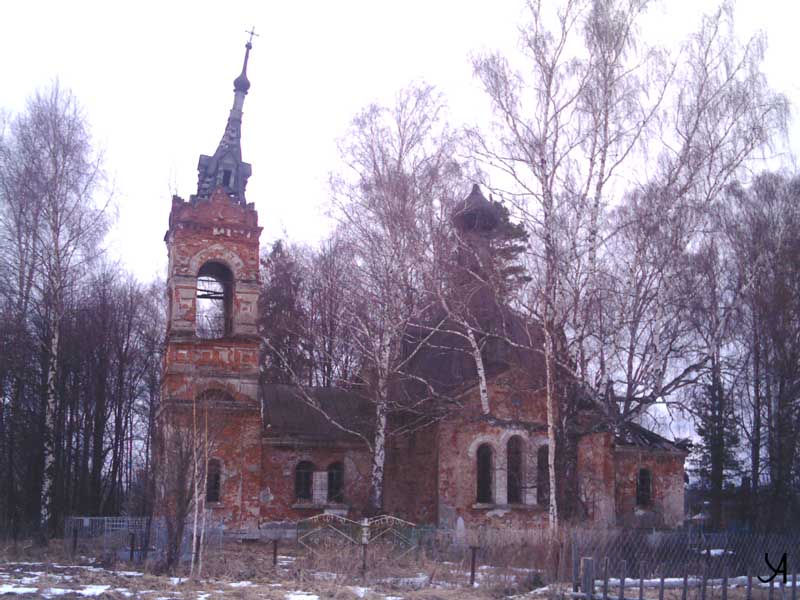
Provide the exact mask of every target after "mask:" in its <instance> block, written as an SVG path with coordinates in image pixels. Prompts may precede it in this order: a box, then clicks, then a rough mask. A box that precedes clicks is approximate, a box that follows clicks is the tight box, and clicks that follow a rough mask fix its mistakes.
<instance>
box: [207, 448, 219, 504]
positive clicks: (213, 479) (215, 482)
mask: <svg viewBox="0 0 800 600" xmlns="http://www.w3.org/2000/svg"><path fill="white" fill-rule="evenodd" d="M221 488H222V465H221V464H220V462H219V461H218V460H217V459H216V458H212V459H211V460H209V461H208V467H207V469H206V502H219V499H220V492H221Z"/></svg>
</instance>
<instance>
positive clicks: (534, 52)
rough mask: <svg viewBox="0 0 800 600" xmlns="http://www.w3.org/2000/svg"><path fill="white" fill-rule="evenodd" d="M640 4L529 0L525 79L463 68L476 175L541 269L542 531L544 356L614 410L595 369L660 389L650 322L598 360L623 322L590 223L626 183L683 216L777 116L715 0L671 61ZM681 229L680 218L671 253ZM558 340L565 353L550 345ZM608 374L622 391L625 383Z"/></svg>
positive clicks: (752, 52) (493, 67)
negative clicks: (525, 238)
mask: <svg viewBox="0 0 800 600" xmlns="http://www.w3.org/2000/svg"><path fill="white" fill-rule="evenodd" d="M647 4H648V3H647V2H640V1H638V0H602V1H593V2H590V1H588V0H587V1H582V0H570V1H568V2H566V3H564V4H562V5H561V6H560V7H559V8H557V9H555V10H554V11H553V12H552V14H551V13H548V12H547V10H546V9H545V6H544V5H543V2H541V1H539V0H531V1H529V2H528V9H529V13H530V19H531V20H530V23H529V24H528V25H526V26H525V27H524V28H523V29H522V35H521V45H522V54H523V58H524V59H525V62H524V67H525V69H526V72H524V73H523V72H521V71H520V70H518V69H516V68H514V67H513V66H512V63H511V62H510V61H509V60H507V59H506V58H504V57H502V56H500V55H497V54H494V55H487V56H481V57H478V58H477V59H476V60H475V63H474V67H475V73H476V75H477V77H478V78H479V79H480V81H481V82H482V83H483V85H484V87H485V89H486V91H487V93H488V95H489V97H490V98H491V100H492V104H493V108H494V113H495V121H494V123H493V128H492V129H491V130H490V131H491V133H482V132H479V131H478V130H472V131H471V132H470V133H471V135H470V137H471V141H472V147H473V152H474V153H475V155H476V156H477V157H478V158H479V159H480V160H481V161H482V162H483V163H484V164H486V165H487V168H489V169H490V174H492V175H493V186H492V187H493V188H494V189H495V190H497V191H498V192H499V193H501V194H502V196H503V197H504V198H507V199H509V200H510V201H511V202H512V203H513V204H514V206H515V207H516V209H517V211H518V213H519V214H520V216H521V217H522V218H523V219H524V221H525V223H526V226H527V228H528V230H529V232H530V234H531V239H532V241H533V244H532V247H533V255H532V257H531V261H530V262H531V264H532V265H534V264H535V265H539V266H538V267H537V268H535V269H533V272H534V273H537V272H538V273H541V277H540V278H539V280H538V281H535V282H534V286H533V290H534V292H535V293H534V294H533V296H532V297H531V299H532V303H531V306H530V308H531V310H532V312H533V313H534V314H537V315H538V316H539V318H540V319H541V321H542V324H543V327H544V334H545V348H544V353H545V364H546V374H547V382H548V383H547V407H548V438H549V443H550V444H551V446H550V448H551V452H550V463H551V464H550V467H551V469H550V470H551V473H550V479H551V481H550V483H551V488H550V493H551V502H550V524H551V529H552V530H554V531H555V529H556V528H557V525H558V519H559V515H558V506H557V503H556V495H557V494H556V474H555V466H556V464H557V462H558V460H557V454H558V448H556V445H555V444H556V441H557V438H558V435H557V432H558V430H559V429H560V428H562V427H563V425H564V423H563V422H561V421H562V417H561V406H560V402H561V401H563V399H559V398H557V397H556V387H555V386H556V381H555V373H556V367H557V363H558V362H559V358H558V357H559V356H564V355H565V354H564V353H565V351H566V350H569V353H572V354H573V355H574V356H576V358H577V368H576V373H575V374H576V375H577V376H579V377H580V378H581V379H583V380H585V381H591V380H593V381H594V382H595V383H598V382H603V383H606V382H609V381H610V383H607V384H606V387H607V389H608V390H609V395H610V396H611V397H612V398H613V399H612V401H611V404H612V405H613V404H615V403H616V391H615V390H616V389H617V386H618V383H617V381H616V380H617V378H620V379H622V377H621V376H620V372H618V371H611V370H610V369H609V362H613V361H617V362H619V363H622V364H625V365H626V366H627V370H626V371H625V372H627V373H628V374H632V375H635V376H636V377H640V376H642V375H643V376H644V377H645V378H647V379H649V380H651V381H652V382H653V383H654V385H652V386H650V387H647V390H646V391H645V393H644V394H643V395H642V396H640V397H638V398H637V400H642V401H648V400H652V399H655V398H660V397H662V396H663V394H664V392H665V391H667V386H665V385H664V381H665V380H666V378H667V377H668V376H669V374H670V371H669V368H670V367H672V363H671V362H670V360H669V358H668V356H669V357H673V356H674V355H672V354H670V352H671V350H672V348H671V347H670V340H665V339H662V338H661V337H660V336H659V333H660V325H657V326H656V327H655V328H654V329H653V328H644V329H643V330H642V331H643V332H644V333H645V335H646V336H648V337H649V341H644V340H642V339H641V338H634V339H632V340H630V341H629V343H628V344H627V345H625V346H622V347H617V348H616V350H617V351H618V352H621V353H622V355H623V356H625V355H627V359H623V358H621V357H608V356H607V352H608V351H609V346H610V344H608V343H607V341H608V335H609V334H608V332H609V331H617V328H618V327H619V326H620V325H621V326H622V327H627V328H630V325H629V323H618V322H615V323H607V322H606V321H605V320H604V319H603V318H602V317H604V316H608V313H606V312H603V309H602V303H603V302H605V301H606V300H605V298H604V295H605V294H606V293H613V292H614V287H613V286H614V282H613V278H614V276H613V275H612V276H611V279H606V278H605V276H603V275H602V262H601V261H602V260H603V259H604V253H603V242H604V241H605V240H606V239H607V238H608V237H609V236H611V235H613V234H615V233H616V231H615V230H611V231H609V230H608V229H607V227H604V226H605V223H606V220H605V208H606V206H607V205H608V204H609V203H611V204H614V203H619V202H620V200H621V199H622V198H623V197H624V195H625V194H626V193H628V194H629V193H631V192H635V193H636V194H640V195H641V196H643V197H647V198H657V199H658V201H659V202H660V203H661V210H662V211H664V210H666V212H662V215H663V216H664V217H665V218H666V219H667V220H670V219H672V218H674V219H675V220H679V219H678V217H673V216H674V215H675V214H676V213H685V214H683V215H681V217H682V218H687V219H688V218H692V217H693V211H698V210H700V209H702V207H703V206H704V205H707V204H708V203H709V202H710V201H711V200H712V199H713V198H714V197H716V196H717V195H718V194H719V193H720V192H721V191H722V190H723V189H724V186H725V185H726V184H727V183H728V182H729V181H730V180H731V177H733V176H734V175H735V174H736V173H737V172H738V170H739V169H740V168H741V167H742V166H743V165H744V164H745V162H746V161H747V160H748V158H750V157H751V156H752V155H753V153H754V152H755V151H756V150H757V149H759V148H762V147H764V145H765V144H766V143H768V142H769V141H770V139H771V137H772V136H773V135H774V134H775V133H776V132H778V131H780V130H781V128H782V127H783V125H784V123H785V118H786V102H785V99H783V98H782V97H780V96H779V95H777V94H775V93H774V92H772V91H771V90H770V88H769V87H768V86H767V85H766V84H765V81H764V77H763V74H762V73H761V71H760V64H761V60H762V58H763V49H764V37H763V36H756V37H755V38H753V39H752V40H750V41H749V42H748V43H746V44H744V45H740V44H738V43H737V42H736V38H735V37H734V36H733V34H732V29H731V28H732V11H731V10H730V8H729V7H727V6H723V8H722V9H720V10H719V11H717V12H716V13H714V14H713V15H710V16H707V17H704V19H703V21H702V23H701V26H700V28H699V30H698V32H697V33H696V34H694V35H693V36H691V37H690V39H689V41H688V42H687V43H686V44H685V45H684V46H683V47H682V48H681V50H680V52H679V53H678V55H677V56H674V57H671V58H670V57H667V54H666V53H665V52H660V51H656V50H654V49H651V48H647V47H646V46H645V45H644V43H643V40H641V38H640V37H639V36H638V35H637V20H638V18H639V17H640V16H641V15H642V14H643V12H644V10H645V9H646V8H647ZM652 157H657V158H656V165H657V168H656V169H655V172H654V173H648V169H647V168H644V167H645V165H646V164H647V162H649V161H650V160H652ZM623 174H624V175H625V180H624V181H623V180H621V179H620V177H619V176H620V175H623ZM698 219H699V218H698ZM698 219H695V220H694V222H693V224H697V223H699V222H700V221H699V220H698ZM620 227H623V226H622V225H620ZM695 231H696V228H694V227H687V229H686V233H685V235H684V237H683V238H682V239H680V240H678V242H679V243H678V251H679V252H680V251H681V250H682V249H683V248H685V246H686V244H688V243H689V242H690V241H691V239H692V235H693V233H694V232H695ZM638 258H641V256H639V257H638ZM611 272H612V273H613V272H615V271H611ZM616 272H619V271H616ZM623 272H624V271H623ZM639 283H641V282H639ZM663 283H664V285H665V286H666V285H668V284H669V279H668V278H665V279H664V280H663ZM605 284H608V289H605ZM625 293H629V292H628V290H625ZM670 295H671V293H670V291H669V290H666V289H665V288H664V286H662V287H660V288H659V289H658V290H657V291H655V293H652V294H650V295H649V300H648V308H650V309H652V311H654V314H655V315H656V316H655V317H652V318H654V319H655V321H658V320H659V316H658V315H662V316H663V315H664V312H665V311H664V307H663V306H660V305H659V302H660V299H661V298H662V297H664V296H666V297H669V296H670ZM650 314H653V312H651V313H650ZM596 317H597V318H596ZM626 318H627V315H626ZM599 325H601V326H602V327H601V328H599V327H598V326H599ZM633 333H636V332H633ZM653 333H655V335H653ZM564 334H566V335H564ZM562 340H563V341H564V342H566V343H567V344H568V346H569V348H559V345H560V343H561V341H562ZM642 346H647V347H648V348H649V349H650V350H649V351H650V352H651V353H652V354H653V356H651V357H649V358H648V360H650V361H651V362H650V363H649V365H648V363H647V362H643V361H640V359H639V354H638V352H639V350H640V349H641V347H642ZM631 361H632V362H631ZM564 366H567V367H568V366H569V365H564ZM648 366H652V367H653V369H654V370H655V372H653V371H651V370H649V369H648ZM622 383H623V384H624V385H628V387H629V388H630V385H629V384H630V382H628V381H624V380H623V381H622ZM612 412H616V411H612Z"/></svg>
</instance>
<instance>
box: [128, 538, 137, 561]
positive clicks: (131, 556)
mask: <svg viewBox="0 0 800 600" xmlns="http://www.w3.org/2000/svg"><path fill="white" fill-rule="evenodd" d="M135 549H136V534H135V533H134V532H133V531H131V554H130V557H129V559H128V560H129V561H130V562H133V552H134V550H135Z"/></svg>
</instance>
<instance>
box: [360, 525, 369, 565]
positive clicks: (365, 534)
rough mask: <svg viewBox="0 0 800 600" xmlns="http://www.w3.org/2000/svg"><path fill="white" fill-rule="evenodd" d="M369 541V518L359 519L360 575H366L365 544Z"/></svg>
mask: <svg viewBox="0 0 800 600" xmlns="http://www.w3.org/2000/svg"><path fill="white" fill-rule="evenodd" d="M368 543H369V519H363V520H362V521H361V576H362V577H364V578H365V579H366V577H367V544H368Z"/></svg>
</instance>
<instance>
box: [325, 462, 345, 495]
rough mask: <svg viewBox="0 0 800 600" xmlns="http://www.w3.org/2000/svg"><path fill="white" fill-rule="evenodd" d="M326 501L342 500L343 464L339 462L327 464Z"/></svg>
mask: <svg viewBox="0 0 800 600" xmlns="http://www.w3.org/2000/svg"><path fill="white" fill-rule="evenodd" d="M328 502H338V503H340V504H341V503H342V502H344V465H343V464H342V463H340V462H335V463H332V464H331V465H329V466H328Z"/></svg>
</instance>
